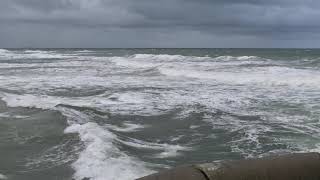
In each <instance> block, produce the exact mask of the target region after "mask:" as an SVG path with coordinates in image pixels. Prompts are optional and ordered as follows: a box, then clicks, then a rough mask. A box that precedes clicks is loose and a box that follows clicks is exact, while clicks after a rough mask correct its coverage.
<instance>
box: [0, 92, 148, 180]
mask: <svg viewBox="0 0 320 180" xmlns="http://www.w3.org/2000/svg"><path fill="white" fill-rule="evenodd" d="M1 96H2V100H4V101H5V102H6V103H7V105H8V106H10V107H36V108H42V109H53V110H58V111H60V112H61V113H62V114H63V115H64V116H66V117H67V120H68V124H69V127H67V128H66V129H65V133H67V134H68V133H77V134H79V137H80V140H81V141H82V142H83V143H84V145H85V148H84V150H83V151H81V152H80V154H79V158H78V159H77V160H76V161H75V162H74V163H73V164H72V167H73V168H74V169H75V174H74V178H75V179H76V180H82V179H84V178H90V179H93V180H102V179H105V177H108V178H109V179H114V180H116V179H117V180H118V179H119V180H129V179H134V178H138V177H141V176H143V175H147V174H150V173H152V171H151V170H149V169H147V168H146V164H145V163H143V162H141V161H140V160H138V159H135V158H132V157H129V156H128V155H126V154H125V153H123V152H121V150H120V149H118V148H117V146H116V145H115V144H114V141H116V140H117V136H116V135H114V134H113V133H111V132H110V131H108V129H106V128H103V127H101V126H99V125H98V124H96V123H94V122H90V117H88V116H87V115H85V114H83V113H81V112H79V111H76V110H73V109H70V108H66V107H60V106H57V105H58V104H61V103H69V104H75V105H78V106H81V104H80V105H79V103H78V102H81V101H77V100H70V99H64V98H59V97H50V96H42V97H38V96H34V95H14V94H2V95H1ZM82 105H85V104H82ZM87 105H88V104H87ZM122 130H124V129H122ZM127 130H128V129H127Z"/></svg>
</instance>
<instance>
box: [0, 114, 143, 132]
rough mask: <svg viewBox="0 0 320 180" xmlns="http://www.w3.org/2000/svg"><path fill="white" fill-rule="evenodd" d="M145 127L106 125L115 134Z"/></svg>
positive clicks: (136, 125)
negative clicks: (115, 132)
mask: <svg viewBox="0 0 320 180" xmlns="http://www.w3.org/2000/svg"><path fill="white" fill-rule="evenodd" d="M0 115H1V114H0ZM145 127H146V126H144V125H141V124H132V123H123V125H122V126H121V127H119V126H114V125H108V127H107V128H108V129H111V130H114V131H117V132H136V131H139V130H141V129H143V128H145Z"/></svg>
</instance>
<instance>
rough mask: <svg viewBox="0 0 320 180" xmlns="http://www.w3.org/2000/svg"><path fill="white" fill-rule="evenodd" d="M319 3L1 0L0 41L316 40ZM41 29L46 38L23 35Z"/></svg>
mask: <svg viewBox="0 0 320 180" xmlns="http://www.w3.org/2000/svg"><path fill="white" fill-rule="evenodd" d="M319 8H320V2H319V1H316V0H268V1H266V0H161V1H155V0H55V1H51V0H28V1H26V0H2V1H0V25H1V26H2V28H1V29H0V32H1V34H0V46H9V45H10V46H19V44H18V43H20V45H21V44H28V43H29V44H31V46H39V45H41V44H42V46H52V44H50V43H53V44H54V46H59V45H60V44H61V45H65V44H70V46H80V45H81V46H84V47H85V46H90V47H91V46H93V47H94V46H97V47H113V46H115V44H117V47H121V46H123V47H128V46H132V47H134V46H141V47H143V46H145V47H149V46H155V47H156V46H168V47H174V46H177V47H182V46H185V45H186V43H189V45H188V46H192V44H195V46H197V47H198V46H200V45H201V44H203V45H204V46H210V47H220V46H221V45H222V44H223V46H230V47H234V45H236V46H240V47H242V45H241V43H238V41H240V40H241V41H246V42H247V43H248V44H247V46H249V47H250V46H253V47H256V46H257V44H259V46H261V47H269V46H273V45H272V44H273V43H272V42H274V44H275V46H277V45H279V44H281V46H286V45H287V46H292V42H303V44H302V45H301V46H310V45H309V44H311V45H312V46H318V45H320V43H317V42H315V41H316V40H317V38H319V37H318V36H317V33H318V32H319V31H320V23H319V22H318V19H319V18H320V11H318V9H319ZM15 28H19V29H15ZM48 29H50V33H51V35H52V37H51V38H50V37H46V36H43V37H41V38H42V39H39V38H37V39H38V40H29V39H30V38H32V37H33V38H35V36H36V35H37V34H45V33H43V32H44V31H49V30H48ZM53 29H54V30H55V31H53ZM24 31H25V32H26V33H23V32H24ZM37 32H38V33H37ZM23 34H26V35H25V36H24V35H23ZM80 34H81V38H82V39H83V41H81V40H79V39H77V40H75V39H74V38H79V37H80ZM95 34H97V35H98V36H99V41H97V40H95V41H94V38H93V39H91V40H90V37H93V36H94V35H95ZM14 35H17V36H18V37H19V38H20V39H19V40H16V39H15V38H14ZM191 36H192V38H191ZM195 36H196V37H195ZM7 37H12V39H14V40H15V41H14V42H16V43H13V42H9V41H12V39H8V38H7ZM111 37H112V38H111ZM53 38H55V39H54V41H53ZM60 38H62V39H63V40H61V39H60ZM81 38H80V39H81ZM138 38H140V39H138ZM2 39H3V40H2ZM57 39H60V41H58V40H57ZM172 39H173V40H172ZM188 39H189V41H188ZM102 40H104V41H102ZM49 41H50V42H49ZM68 41H70V42H68ZM91 41H92V42H91ZM279 41H281V43H279ZM94 42H97V43H96V45H95V43H94ZM168 42H170V43H171V44H170V43H169V44H168ZM265 42H268V44H265ZM308 42H309V43H308ZM86 44H87V45H86ZM157 44H158V45H157Z"/></svg>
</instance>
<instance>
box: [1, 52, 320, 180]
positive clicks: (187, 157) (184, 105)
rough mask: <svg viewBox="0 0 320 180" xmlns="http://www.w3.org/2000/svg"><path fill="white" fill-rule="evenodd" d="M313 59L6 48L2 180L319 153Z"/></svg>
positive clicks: (96, 177) (124, 173)
mask: <svg viewBox="0 0 320 180" xmlns="http://www.w3.org/2000/svg"><path fill="white" fill-rule="evenodd" d="M319 120H320V50H317V49H6V50H5V49H1V50H0V179H1V180H4V179H13V180H20V179H23V180H42V179H46V180H71V179H74V180H82V179H86V178H87V179H91V180H129V179H134V178H138V177H141V176H144V175H148V174H150V173H153V172H157V171H160V170H163V169H166V168H170V167H175V166H177V165H183V164H194V163H205V162H212V161H220V160H233V159H243V158H253V157H262V156H268V155H272V154H284V153H290V152H317V151H320V141H319V140H320V123H319Z"/></svg>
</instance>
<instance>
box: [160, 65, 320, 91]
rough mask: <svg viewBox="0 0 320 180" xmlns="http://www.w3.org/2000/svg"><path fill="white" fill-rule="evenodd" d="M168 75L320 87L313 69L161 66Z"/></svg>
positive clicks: (242, 83) (259, 83)
mask: <svg viewBox="0 0 320 180" xmlns="http://www.w3.org/2000/svg"><path fill="white" fill-rule="evenodd" d="M159 70H160V72H161V73H162V74H164V75H166V76H174V77H187V78H196V79H203V80H214V81H215V82H218V83H228V84H240V85H244V84H258V85H268V86H281V85H286V86H293V87H304V86H311V87H317V88H319V87H320V73H319V72H317V71H312V70H303V69H293V68H286V67H267V68H256V69H254V70H252V71H251V72H250V71H244V72H223V71H222V72H221V71H220V72H218V71H217V72H215V71H199V70H188V69H184V70H178V69H175V68H159Z"/></svg>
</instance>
